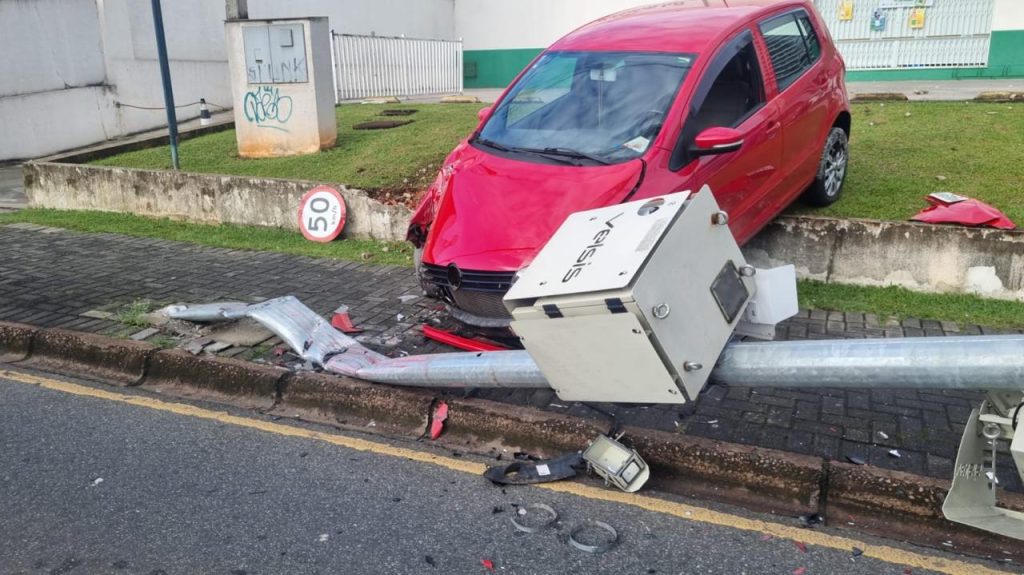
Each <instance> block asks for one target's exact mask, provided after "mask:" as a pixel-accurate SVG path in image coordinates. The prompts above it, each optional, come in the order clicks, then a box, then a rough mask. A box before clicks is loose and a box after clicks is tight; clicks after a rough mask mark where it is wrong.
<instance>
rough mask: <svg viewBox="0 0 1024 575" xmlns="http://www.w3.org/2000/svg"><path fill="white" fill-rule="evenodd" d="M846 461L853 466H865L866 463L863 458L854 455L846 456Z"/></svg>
mask: <svg viewBox="0 0 1024 575" xmlns="http://www.w3.org/2000/svg"><path fill="white" fill-rule="evenodd" d="M846 460H847V461H849V462H850V463H852V464H854V465H867V462H866V461H864V459H863V458H861V457H857V456H856V455H847V456H846Z"/></svg>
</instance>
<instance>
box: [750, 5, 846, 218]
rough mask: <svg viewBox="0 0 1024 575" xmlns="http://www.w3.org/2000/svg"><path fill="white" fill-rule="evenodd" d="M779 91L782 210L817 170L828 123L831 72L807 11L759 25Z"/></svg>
mask: <svg viewBox="0 0 1024 575" xmlns="http://www.w3.org/2000/svg"><path fill="white" fill-rule="evenodd" d="M758 28H759V29H760V33H761V35H762V38H763V40H764V43H765V46H766V47H767V51H768V57H769V59H770V61H771V65H772V77H773V80H774V82H775V85H776V89H777V91H778V96H777V101H778V104H779V111H780V114H781V118H780V119H781V122H782V142H783V152H782V166H783V170H784V172H785V176H784V182H783V187H784V193H783V194H781V196H782V197H780V198H779V202H781V207H780V208H779V209H781V208H782V207H784V206H785V205H786V204H788V203H789V202H790V201H792V200H793V199H794V198H795V197H796V196H798V195H799V194H800V193H802V192H803V191H804V189H806V187H807V186H808V185H810V183H811V180H813V179H814V176H815V174H816V173H817V170H818V163H819V160H820V158H821V152H822V146H823V144H824V138H825V133H826V131H827V128H828V127H829V125H830V124H829V118H828V102H829V100H828V95H829V91H828V90H827V87H828V71H827V70H826V67H825V65H824V64H823V63H822V61H821V60H822V58H821V41H820V39H819V36H818V34H817V32H816V31H815V30H814V26H813V25H812V24H811V18H810V16H809V15H808V14H807V12H806V11H804V10H803V9H800V10H795V11H791V12H787V13H785V14H782V15H780V16H774V17H772V18H770V19H768V20H765V21H762V22H760V23H759V25H758Z"/></svg>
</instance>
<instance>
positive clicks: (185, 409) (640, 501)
mask: <svg viewBox="0 0 1024 575" xmlns="http://www.w3.org/2000/svg"><path fill="white" fill-rule="evenodd" d="M0 378H3V379H8V380H11V381H16V382H19V383H25V384H29V385H36V386H39V387H43V388H46V389H51V390H54V391H60V392H64V393H68V394H72V395H79V396H85V397H93V398H97V399H105V400H109V401H117V402H120V403H127V404H129V405H136V406H139V407H146V408H149V409H155V410H158V411H165V412H169V413H175V414H178V415H187V416H190V417H197V418H200V419H209V420H213V421H219V422H221V423H228V424H231V425H237V426H239V427H247V428H249V429H256V430H259V431H265V432H267V433H274V434H277V435H285V436H289V437H302V438H306V439H315V440H317V441H323V442H326V443H330V444H333V445H338V446H341V447H346V448H349V449H355V450H357V451H367V452H373V453H378V454H382V455H389V456H392V457H400V458H403V459H408V460H412V461H418V462H421V463H430V464H433V465H438V466H441V467H444V468H447V469H452V470H455V471H461V472H464V473H470V474H473V475H480V474H482V473H483V472H484V470H485V469H486V468H487V466H485V465H483V464H482V463H474V462H472V461H466V460H462V459H456V458H452V457H444V456H441V455H435V454H432V453H427V452H423V451H416V450H413V449H406V448H404V447H395V446H392V445H388V444H385V443H379V442H375V441H367V440H364V439H358V438H355V437H348V436H344V435H338V434H333V433H323V432H320V431H315V430H311V429H304V428H301V427H295V426H291V425H284V424H280V423H273V422H270V421H263V420H260V419H253V418H249V417H240V416H237V415H231V414H230V413H226V412H222V411H213V410H210V409H203V408H200V407H196V406H193V405H188V404H183V403H171V402H167V401H161V400H158V399H153V398H150V397H143V396H138V395H124V394H121V393H115V392H111V391H106V390H103V389H96V388H92V387H87V386H84V385H77V384H74V383H68V382H65V381H59V380H56V379H50V378H47V377H41V376H36V375H32V374H28V373H21V372H16V371H7V370H4V369H0ZM535 487H539V488H541V489H548V490H550V491H556V492H559V493H567V494H570V495H575V496H578V497H585V498H587V499H594V500H599V501H607V502H612V503H621V504H625V505H630V506H633V507H638V508H641V509H646V510H648V511H654V512H656V513H663V514H666V515H671V516H673V517H679V518H681V519H685V520H688V521H696V522H699V523H707V524H710V525H719V526H722V527H729V528H732V529H739V530H743V531H755V532H758V533H766V534H768V535H771V536H774V537H779V538H784V539H793V540H795V541H802V542H804V543H807V544H809V545H815V546H818V547H826V548H829V549H838V550H842V551H851V550H852V549H853V548H854V547H858V548H860V549H862V550H863V551H864V556H865V557H872V558H874V559H879V560H881V561H885V562H888V563H894V564H898V565H905V566H908V567H913V568H917V569H926V570H931V571H937V572H939V573H947V574H949V575H1005V574H1006V573H1008V572H1007V571H999V570H995V569H990V568H988V567H985V566H982V565H977V564H973V563H967V562H965V561H959V560H956V559H942V558H939V557H931V556H928V555H922V554H919V553H914V552H912V551H906V550H903V549H897V548H895V547H888V546H885V545H872V544H869V543H866V542H863V541H858V540H856V539H851V538H847V537H840V536H837V535H829V534H827V533H822V532H819V531H811V530H808V529H801V528H798V527H791V526H789V525H782V524H779V523H771V522H768V521H762V520H760V519H750V518H747V517H740V516H738V515H731V514H729V513H723V512H721V511H713V510H711V509H705V508H702V507H695V506H693V505H686V504H684V503H677V502H674V501H666V500H663V499H657V498H653V497H647V496H644V495H637V494H634V493H623V492H621V491H613V490H610V489H601V488H597V487H592V486H589V485H584V484H580V483H572V482H562V483H546V484H540V485H536V486H535Z"/></svg>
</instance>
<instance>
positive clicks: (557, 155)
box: [512, 148, 611, 166]
mask: <svg viewBox="0 0 1024 575" xmlns="http://www.w3.org/2000/svg"><path fill="white" fill-rule="evenodd" d="M512 151H513V152H525V153H527V154H537V155H538V156H544V157H545V158H548V159H551V160H555V161H557V162H564V163H566V164H573V165H579V164H576V163H574V162H572V161H571V160H568V159H567V158H577V159H583V160H590V161H591V162H595V163H598V164H602V165H605V166H607V165H609V164H611V162H609V161H608V160H605V159H603V158H599V157H597V156H593V155H591V154H587V153H585V152H580V151H578V150H571V149H569V148H512Z"/></svg>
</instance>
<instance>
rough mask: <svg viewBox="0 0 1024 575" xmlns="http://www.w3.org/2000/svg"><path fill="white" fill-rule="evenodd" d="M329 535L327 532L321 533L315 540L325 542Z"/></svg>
mask: <svg viewBox="0 0 1024 575" xmlns="http://www.w3.org/2000/svg"><path fill="white" fill-rule="evenodd" d="M330 537H331V536H330V535H328V534H327V533H321V534H320V537H319V539H317V541H319V542H320V543H327V540H328V539H330Z"/></svg>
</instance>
